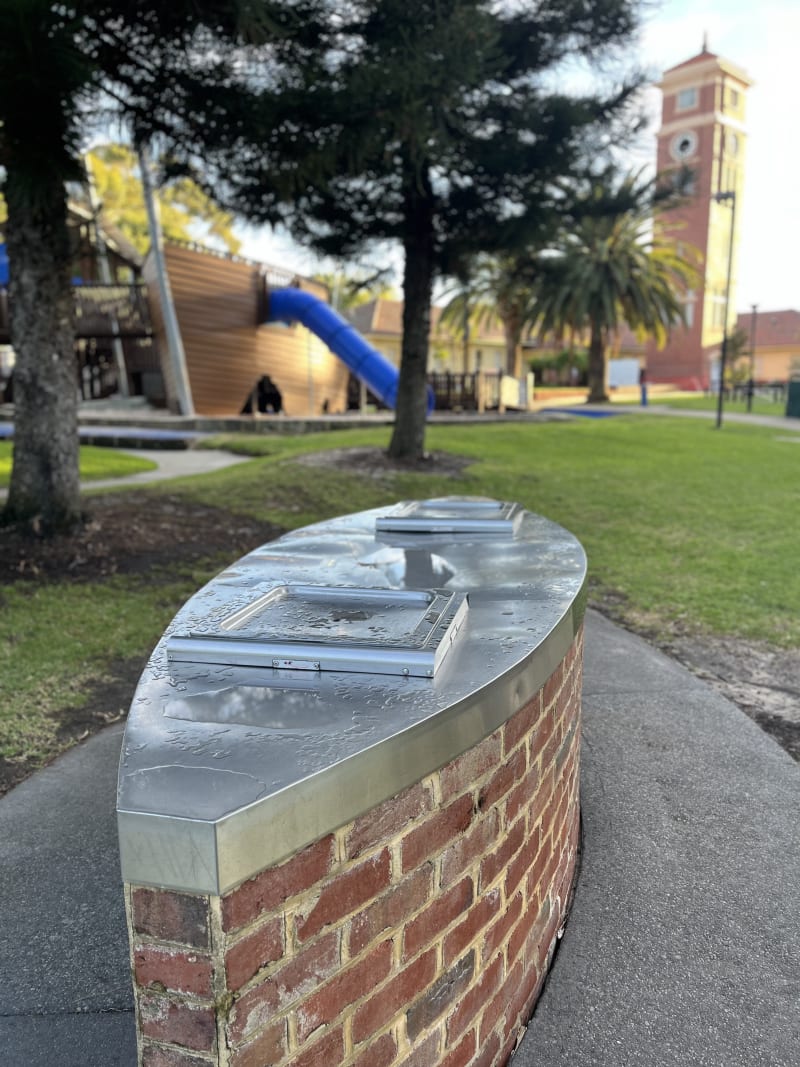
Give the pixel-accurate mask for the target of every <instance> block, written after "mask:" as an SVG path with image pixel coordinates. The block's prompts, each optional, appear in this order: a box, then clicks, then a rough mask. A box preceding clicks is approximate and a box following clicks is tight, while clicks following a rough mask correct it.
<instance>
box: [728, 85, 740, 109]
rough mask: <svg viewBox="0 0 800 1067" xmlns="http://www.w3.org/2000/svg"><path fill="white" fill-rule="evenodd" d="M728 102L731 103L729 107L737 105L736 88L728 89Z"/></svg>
mask: <svg viewBox="0 0 800 1067" xmlns="http://www.w3.org/2000/svg"><path fill="white" fill-rule="evenodd" d="M728 103H729V104H730V105H731V107H738V106H739V93H738V90H736V89H729V90H728Z"/></svg>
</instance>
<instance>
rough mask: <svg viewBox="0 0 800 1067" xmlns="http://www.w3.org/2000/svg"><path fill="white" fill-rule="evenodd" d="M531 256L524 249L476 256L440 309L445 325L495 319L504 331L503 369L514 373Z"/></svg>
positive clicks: (528, 299)
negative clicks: (441, 309) (516, 251)
mask: <svg viewBox="0 0 800 1067" xmlns="http://www.w3.org/2000/svg"><path fill="white" fill-rule="evenodd" d="M531 259H532V257H531V255H530V254H529V253H527V252H524V253H523V252H521V253H515V254H506V255H497V256H490V255H481V256H478V257H477V258H476V260H475V263H474V266H473V269H472V271H471V273H470V276H469V280H468V281H462V282H460V283H459V285H458V289H457V291H456V293H455V295H454V296H453V297H452V298H451V299H450V300H449V302H448V303H447V304H446V305H445V309H444V312H443V313H442V322H443V323H444V324H445V325H449V326H455V327H457V328H458V329H462V330H464V331H465V332H466V331H467V330H468V329H469V327H470V326H471V325H474V326H476V327H478V328H480V327H487V326H490V325H491V323H492V322H493V321H494V322H496V321H497V320H499V321H500V323H501V324H502V327H503V333H504V335H505V347H506V373H507V374H511V375H513V376H514V377H519V374H520V343H521V341H522V334H523V331H524V329H525V327H526V326H527V325H528V324H529V322H530V321H531V316H532V307H533V290H532V285H531V282H530V280H529V279H530V273H531V272H530V263H531ZM465 344H466V340H465ZM464 370H465V371H466V370H467V367H466V365H465V367H464Z"/></svg>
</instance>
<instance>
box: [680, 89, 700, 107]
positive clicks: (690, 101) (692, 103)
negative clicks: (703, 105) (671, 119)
mask: <svg viewBox="0 0 800 1067" xmlns="http://www.w3.org/2000/svg"><path fill="white" fill-rule="evenodd" d="M677 106H678V111H688V110H689V108H690V107H697V89H681V91H680V92H679V93H678V100H677Z"/></svg>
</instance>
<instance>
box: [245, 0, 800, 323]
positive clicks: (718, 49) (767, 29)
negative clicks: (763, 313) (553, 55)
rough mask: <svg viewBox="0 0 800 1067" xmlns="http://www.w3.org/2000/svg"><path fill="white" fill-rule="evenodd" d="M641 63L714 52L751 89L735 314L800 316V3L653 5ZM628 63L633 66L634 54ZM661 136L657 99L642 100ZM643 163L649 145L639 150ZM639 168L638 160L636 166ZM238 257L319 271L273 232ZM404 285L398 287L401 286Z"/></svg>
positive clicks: (659, 65)
mask: <svg viewBox="0 0 800 1067" xmlns="http://www.w3.org/2000/svg"><path fill="white" fill-rule="evenodd" d="M648 8H649V10H648V14H647V16H646V18H645V21H644V26H643V30H642V34H641V38H640V42H639V49H638V60H639V62H640V63H641V64H642V65H644V66H645V68H646V69H647V70H648V71H649V72H650V73H651V74H652V76H653V79H654V80H658V78H659V77H660V75H661V72H662V71H664V70H666V69H668V68H669V67H672V66H675V65H676V64H677V63H682V62H683V61H684V60H685V59H690V58H691V57H692V56H694V55H696V54H697V53H698V52H699V51H700V49H701V47H702V42H703V35H704V34H707V36H708V45H709V49H710V50H711V51H712V52H714V53H716V54H717V55H720V56H724V57H725V58H726V59H729V60H731V61H732V62H733V63H735V64H736V65H737V66H739V67H742V68H743V69H744V70H745V71H746V73H747V74H749V75H750V77H751V78H752V79H753V80H754V82H755V85H754V86H753V88H752V89H750V91H749V94H748V104H747V131H748V153H747V164H746V171H745V185H744V192H743V195H742V197H741V201H740V203H737V211H738V212H739V213H740V214H739V217H740V222H741V230H740V233H741V245H740V249H739V271H738V287H737V293H736V306H737V308H738V310H740V311H747V310H749V308H750V305H751V304H758V305H759V307H760V308H761V309H762V310H778V309H782V308H795V309H798V310H800V269H799V268H798V258H800V195H799V194H798V187H800V136H798V132H797V131H798V117H799V116H798V112H800V72H798V67H800V59H798V42H799V41H800V3H798V0H760V2H755V0H663V2H661V3H658V2H657V0H650V3H649V4H648ZM631 58H632V60H635V59H636V58H637V56H636V55H635V53H634V51H633V50H632V53H631ZM646 100H647V105H648V109H649V110H650V111H651V113H652V116H653V129H652V133H651V135H650V144H651V150H652V158H653V160H655V129H656V126H657V122H658V119H659V116H660V107H661V103H660V101H661V94H660V92H659V91H658V90H657V89H651V90H649V91H648V92H647V94H646ZM643 148H644V154H645V156H646V154H647V149H646V142H645V145H644V146H643ZM637 162H641V158H639V159H637ZM242 252H243V254H244V255H246V256H251V257H253V258H255V259H260V260H263V261H265V262H268V263H272V264H275V265H278V266H286V267H287V268H289V269H295V270H298V271H302V272H309V271H312V270H314V269H315V261H314V259H313V257H311V256H310V255H309V254H308V253H306V252H304V251H303V250H301V249H298V248H297V247H296V246H294V245H293V244H292V243H291V242H290V241H288V240H285V239H280V238H279V237H277V236H276V235H274V234H272V233H271V232H270V231H268V230H263V231H261V232H260V233H258V234H254V233H249V234H248V235H247V239H246V244H245V247H244V248H243V249H242ZM398 283H399V278H398Z"/></svg>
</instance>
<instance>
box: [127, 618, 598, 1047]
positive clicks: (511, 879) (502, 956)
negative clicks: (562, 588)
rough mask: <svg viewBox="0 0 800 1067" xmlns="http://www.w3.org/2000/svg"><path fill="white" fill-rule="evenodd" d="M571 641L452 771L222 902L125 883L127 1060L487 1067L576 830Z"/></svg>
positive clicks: (547, 943) (561, 906) (541, 958)
mask: <svg viewBox="0 0 800 1067" xmlns="http://www.w3.org/2000/svg"><path fill="white" fill-rule="evenodd" d="M581 664H582V631H581V632H579V633H578V635H577V637H576V638H575V641H574V642H573V644H572V646H571V647H570V650H569V652H568V653H567V655H566V657H565V659H564V660H563V662H562V663H561V664H560V665H559V666H558V668H557V669H556V671H555V672H554V673H553V675H552V676H551V677H550V678H549V679H548V681H547V682H546V683H545V685H544V686H543V687H542V689H541V690H540V691H539V692H538V694H536V696H535V697H534V698H533V699H532V700H531V701H530V702H528V703H527V704H526V705H525V706H524V707H522V708H520V709H519V710H517V711H516V712H515V713H514V714H513V715H512V716H511V718H509V719H508V720H507V721H506V722H505V724H504V725H503V726H501V727H500V728H499V729H498V730H496V731H495V732H494V733H493V734H491V735H490V736H489V737H488V738H486V739H485V740H484V741H483V742H481V743H480V744H479V745H478V746H477V747H475V748H473V749H470V750H469V751H467V752H466V753H464V754H463V755H462V756H460V757H459V758H457V759H455V760H453V761H452V762H450V763H448V764H446V765H445V766H444V767H442V768H441V769H440V770H439V771H437V772H436V773H434V774H433V775H430V776H428V777H426V778H424V779H422V780H421V781H419V782H417V783H416V784H414V785H413V786H411V787H410V788H408V789H406V790H405V791H404V792H402V793H400V794H399V795H397V796H396V797H393V798H392V799H390V800H388V801H386V802H385V803H383V804H381V805H379V806H378V807H377V808H375V809H374V810H372V811H370V812H368V813H367V814H365V815H363V816H361V817H360V818H358V819H356V820H355V821H353V822H350V823H348V824H347V825H345V826H343V827H341V828H340V829H338V830H337V831H336V832H335V833H333V834H329V835H327V836H325V837H323V838H321V839H320V840H318V841H316V842H314V843H312V844H311V845H309V846H308V847H307V848H304V849H303V850H302V851H300V852H298V853H297V854H295V855H294V856H291V857H289V858H288V859H287V860H285V861H284V862H282V863H280V864H279V865H277V866H274V867H270V868H268V869H266V870H264V871H262V872H261V873H259V874H258V875H256V876H255V877H254V878H252V879H251V880H249V881H247V882H245V883H243V884H242V885H240V886H238V887H236V888H235V889H233V890H232V891H231V892H230V893H228V894H227V895H225V896H223V897H213V896H212V897H209V896H194V895H189V894H184V893H176V892H172V891H166V890H158V889H150V888H145V887H142V886H130V885H129V886H127V887H126V900H127V907H128V916H129V924H130V935H131V946H132V948H131V951H132V959H133V971H134V984H135V993H136V1014H137V1024H138V1031H139V1053H140V1061H139V1062H140V1063H141V1064H143V1065H145V1067H202V1065H207V1064H217V1065H220V1067H222V1065H225V1067H400V1065H401V1064H402V1065H404V1067H468V1065H471V1064H478V1063H479V1064H480V1065H481V1067H500V1065H502V1064H505V1063H506V1062H507V1061H508V1059H509V1057H510V1055H511V1052H512V1051H513V1049H514V1046H515V1044H516V1042H517V1040H518V1038H519V1036H520V1033H521V1030H522V1028H523V1027H524V1025H525V1023H526V1021H527V1019H528V1018H529V1016H530V1013H531V1010H532V1008H533V1005H534V1004H535V1002H536V1000H537V998H538V996H539V993H540V992H541V988H542V984H543V981H544V977H545V974H546V971H547V968H548V966H549V963H550V961H551V958H552V953H553V951H554V947H555V944H556V941H557V938H558V936H559V933H560V931H561V929H562V927H563V924H564V922H565V920H566V909H567V905H568V900H569V896H570V890H571V886H572V882H573V878H574V872H575V866H576V858H577V850H578V837H579V792H578V777H579V752H580V691H581Z"/></svg>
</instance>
